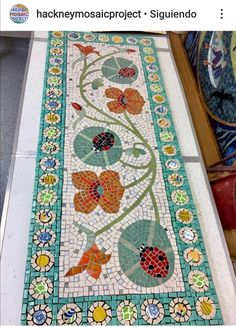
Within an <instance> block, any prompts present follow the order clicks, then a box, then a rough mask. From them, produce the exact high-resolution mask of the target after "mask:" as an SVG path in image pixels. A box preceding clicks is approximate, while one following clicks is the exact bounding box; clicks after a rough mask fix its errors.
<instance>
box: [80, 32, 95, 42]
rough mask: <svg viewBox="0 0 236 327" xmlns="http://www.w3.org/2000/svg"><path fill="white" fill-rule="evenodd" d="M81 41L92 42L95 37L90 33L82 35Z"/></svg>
mask: <svg viewBox="0 0 236 327" xmlns="http://www.w3.org/2000/svg"><path fill="white" fill-rule="evenodd" d="M83 39H84V40H85V41H93V40H94V39H95V35H94V34H92V33H84V35H83Z"/></svg>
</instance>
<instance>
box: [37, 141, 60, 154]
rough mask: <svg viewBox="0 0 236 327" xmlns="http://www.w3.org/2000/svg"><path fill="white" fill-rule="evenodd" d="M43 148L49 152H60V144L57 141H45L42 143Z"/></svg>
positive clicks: (45, 151) (43, 150)
mask: <svg viewBox="0 0 236 327" xmlns="http://www.w3.org/2000/svg"><path fill="white" fill-rule="evenodd" d="M41 150H42V152H44V153H47V154H55V153H58V152H59V150H60V146H59V144H58V143H56V142H45V143H43V144H42V147H41Z"/></svg>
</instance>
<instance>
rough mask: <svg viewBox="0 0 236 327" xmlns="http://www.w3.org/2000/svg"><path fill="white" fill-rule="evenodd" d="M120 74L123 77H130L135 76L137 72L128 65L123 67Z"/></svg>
mask: <svg viewBox="0 0 236 327" xmlns="http://www.w3.org/2000/svg"><path fill="white" fill-rule="evenodd" d="M118 74H119V75H120V76H121V77H126V78H129V77H133V76H134V75H135V74H136V72H135V69H133V68H128V67H126V68H121V69H120V70H119V73H118Z"/></svg>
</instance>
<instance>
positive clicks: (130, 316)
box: [117, 300, 138, 325]
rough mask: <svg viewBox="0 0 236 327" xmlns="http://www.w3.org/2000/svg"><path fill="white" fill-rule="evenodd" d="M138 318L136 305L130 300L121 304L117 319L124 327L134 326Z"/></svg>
mask: <svg viewBox="0 0 236 327" xmlns="http://www.w3.org/2000/svg"><path fill="white" fill-rule="evenodd" d="M137 317H138V314H137V309H136V306H135V304H133V303H132V302H131V301H129V300H125V301H122V302H120V303H119V305H118V307H117V319H118V320H119V322H120V323H121V324H122V325H133V324H134V322H135V320H136V319H137Z"/></svg>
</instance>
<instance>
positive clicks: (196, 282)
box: [188, 270, 209, 292]
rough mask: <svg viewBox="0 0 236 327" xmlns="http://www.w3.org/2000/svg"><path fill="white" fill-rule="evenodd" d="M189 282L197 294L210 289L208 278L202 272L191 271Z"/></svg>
mask: <svg viewBox="0 0 236 327" xmlns="http://www.w3.org/2000/svg"><path fill="white" fill-rule="evenodd" d="M188 282H189V285H190V286H191V287H192V289H194V291H196V292H205V291H207V290H208V288H209V281H208V278H207V276H206V274H204V273H203V272H202V271H200V270H193V271H190V273H189V275H188Z"/></svg>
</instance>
